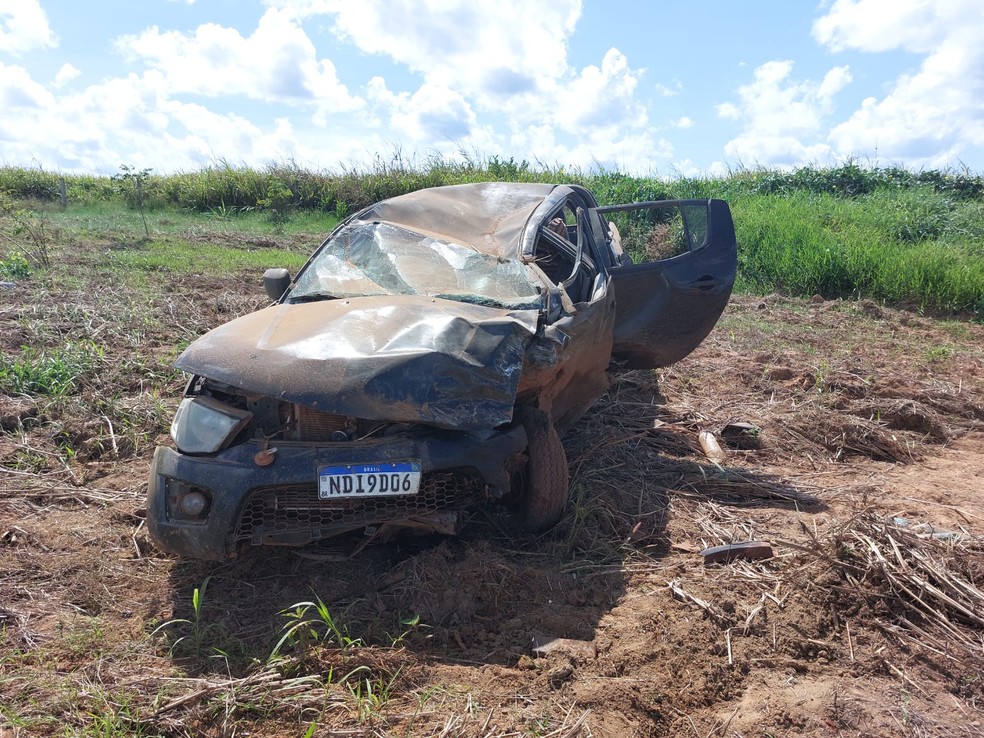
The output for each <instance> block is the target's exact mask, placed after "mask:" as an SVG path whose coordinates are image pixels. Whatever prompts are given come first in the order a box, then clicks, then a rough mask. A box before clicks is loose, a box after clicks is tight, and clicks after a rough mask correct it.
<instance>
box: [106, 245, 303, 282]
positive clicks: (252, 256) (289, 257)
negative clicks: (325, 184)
mask: <svg viewBox="0 0 984 738" xmlns="http://www.w3.org/2000/svg"><path fill="white" fill-rule="evenodd" d="M311 250H312V251H313V250H314V247H313V246H312V249H311ZM306 259H307V256H306V255H304V254H300V253H297V252H295V251H288V250H285V249H270V248H266V249H241V248H235V247H228V246H216V245H214V244H202V243H197V242H196V243H192V242H188V241H185V240H174V241H151V242H150V243H147V244H142V245H141V246H139V247H137V248H124V249H119V250H115V251H112V252H109V253H108V254H106V256H105V257H104V263H106V265H107V266H110V267H114V268H120V269H124V270H139V271H143V272H165V273H171V274H186V273H194V274H210V275H216V276H218V275H222V274H228V273H229V272H231V271H244V270H248V271H253V272H256V274H257V275H259V274H261V273H262V272H263V270H264V269H267V268H269V267H275V266H276V267H287V268H288V269H292V270H293V269H296V268H297V267H299V266H301V265H302V264H303V263H304V262H305V260H306Z"/></svg>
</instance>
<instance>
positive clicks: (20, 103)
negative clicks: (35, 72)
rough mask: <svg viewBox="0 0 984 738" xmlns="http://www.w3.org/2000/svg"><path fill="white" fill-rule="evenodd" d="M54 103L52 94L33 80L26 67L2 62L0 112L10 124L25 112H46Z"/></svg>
mask: <svg viewBox="0 0 984 738" xmlns="http://www.w3.org/2000/svg"><path fill="white" fill-rule="evenodd" d="M53 101H54V97H53V96H52V95H51V93H50V92H48V91H47V90H46V89H45V88H44V87H43V86H42V85H39V84H38V83H37V82H35V81H34V80H33V79H31V75H30V73H28V71H27V70H26V69H24V67H20V66H16V65H12V66H8V65H6V64H4V63H3V62H0V110H3V111H4V116H3V117H4V118H6V119H7V120H8V122H9V120H10V119H12V118H14V117H16V116H18V115H22V114H24V113H25V112H30V111H35V110H44V109H45V108H48V107H50V106H51V105H52V103H53Z"/></svg>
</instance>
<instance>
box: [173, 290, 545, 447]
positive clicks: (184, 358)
mask: <svg viewBox="0 0 984 738" xmlns="http://www.w3.org/2000/svg"><path fill="white" fill-rule="evenodd" d="M537 318H538V313H537V311H535V310H503V309H497V308H490V307H485V306H481V305H470V304H467V303H461V302H451V301H448V300H441V299H436V298H431V297H417V296H399V297H396V296H386V297H356V298H350V299H338V300H322V301H319V302H307V303H299V304H294V305H290V304H282V305H274V306H272V307H269V308H266V309H264V310H259V311H257V312H255V313H251V314H249V315H245V316H243V317H241V318H238V319H236V320H233V321H231V322H229V323H226V324H225V325H222V326H219V327H218V328H216V329H214V330H212V331H210V332H209V333H207V334H205V335H204V336H202V337H201V338H199V339H198V340H197V341H195V342H194V343H192V344H191V345H190V346H189V347H188V348H187V349H185V351H184V352H183V353H182V354H181V356H179V357H178V360H177V362H176V366H177V367H178V368H179V369H181V370H183V371H186V372H189V373H192V374H198V375H202V376H205V377H209V378H211V379H215V380H218V381H221V382H225V383H227V384H230V385H232V386H234V387H239V388H240V389H242V390H245V391H247V392H250V393H255V394H259V395H266V396H270V397H276V398H279V399H282V400H286V401H289V402H295V403H298V404H301V405H308V406H310V407H312V408H316V409H318V410H321V411H325V412H332V413H338V414H340V415H349V416H352V417H359V418H365V419H369V420H391V421H399V422H424V423H431V424H434V425H438V426H442V427H446V428H456V429H461V430H479V429H486V428H493V427H495V426H497V425H500V424H502V423H506V422H508V421H509V420H510V419H511V417H512V408H513V404H514V402H515V399H516V389H517V386H518V384H519V377H520V372H521V370H522V366H523V354H524V352H525V349H526V346H527V344H528V343H529V340H530V338H531V337H532V335H533V333H534V332H535V331H536V325H537Z"/></svg>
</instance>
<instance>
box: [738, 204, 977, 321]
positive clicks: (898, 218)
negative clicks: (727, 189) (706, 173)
mask: <svg viewBox="0 0 984 738" xmlns="http://www.w3.org/2000/svg"><path fill="white" fill-rule="evenodd" d="M917 195H918V193H915V192H912V191H908V192H902V193H894V192H890V191H880V192H876V193H874V194H872V195H867V196H865V197H863V198H857V199H845V198H838V197H834V196H831V195H814V194H811V193H807V192H796V193H793V194H791V195H788V196H784V197H763V196H745V197H743V198H739V199H738V200H736V201H735V202H734V203H733V210H734V216H735V223H736V229H737V233H738V242H739V245H740V246H739V279H738V288H739V290H741V291H750V292H768V291H770V290H772V289H779V290H781V291H784V292H787V293H789V294H794V295H813V294H820V295H823V296H824V297H827V298H836V297H868V298H874V299H877V300H881V301H884V302H887V303H892V304H897V305H904V306H909V307H915V308H919V309H923V310H931V311H938V312H949V313H976V314H977V316H978V317H979V318H984V259H982V258H981V253H980V250H981V246H980V242H979V240H977V238H976V236H974V235H973V233H972V232H970V231H969V230H968V229H967V228H966V225H965V224H966V222H967V221H968V220H969V215H968V213H966V212H964V211H965V210H968V211H972V212H978V213H979V212H980V208H979V205H978V204H977V203H970V204H961V203H954V202H947V201H944V200H943V199H942V198H941V197H940V196H939V195H935V194H934V193H932V192H923V193H922V196H921V197H919V196H917ZM973 222H974V224H975V225H976V221H973ZM954 224H957V225H954Z"/></svg>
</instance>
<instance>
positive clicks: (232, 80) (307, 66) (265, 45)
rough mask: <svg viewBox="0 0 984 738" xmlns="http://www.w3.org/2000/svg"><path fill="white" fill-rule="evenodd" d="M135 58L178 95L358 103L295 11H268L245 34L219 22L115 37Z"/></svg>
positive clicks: (347, 106) (335, 106) (338, 106)
mask: <svg viewBox="0 0 984 738" xmlns="http://www.w3.org/2000/svg"><path fill="white" fill-rule="evenodd" d="M117 46H118V48H119V49H120V50H121V51H123V52H124V53H125V54H126V55H127V56H128V58H129V59H130V60H139V61H142V62H143V63H144V64H146V65H147V66H148V67H149V68H151V69H154V70H157V71H158V72H160V74H162V75H163V76H164V78H165V79H166V82H167V85H168V87H169V89H170V91H171V92H173V93H177V94H180V93H192V94H197V95H205V96H211V97H216V96H221V95H243V96H246V97H249V98H252V99H256V100H264V101H275V102H280V103H284V104H289V105H308V106H320V107H322V108H323V107H325V106H326V105H328V104H330V105H331V110H332V111H335V112H339V111H351V110H355V109H357V108H359V107H360V106H361V101H360V100H358V99H357V98H354V97H352V96H351V95H349V93H348V90H347V89H346V88H345V86H344V85H342V84H341V82H339V80H338V76H337V74H336V71H335V66H334V64H332V62H331V61H330V60H328V59H321V60H319V59H318V58H317V50H316V49H315V47H314V44H313V43H312V42H311V39H310V38H308V36H307V34H306V33H305V32H304V30H303V29H302V28H301V27H300V26H299V25H297V22H296V20H295V19H294V18H292V17H291V16H290V15H288V14H286V13H283V12H281V11H278V10H276V9H271V10H268V11H267V12H266V13H265V14H264V15H263V16H262V17H261V18H260V21H259V24H258V26H257V28H256V30H255V31H254V32H253V33H252V34H251V35H250V36H248V37H243V36H242V35H241V34H240V33H239V32H238V31H237V30H235V29H233V28H227V27H224V26H220V25H218V24H215V23H207V24H205V25H202V26H199V27H198V29H196V30H195V32H194V33H193V34H186V33H181V32H179V31H161V30H160V29H158V28H157V27H156V26H154V27H152V28H149V29H147V30H145V31H143V32H142V33H140V34H137V35H135V36H124V37H122V38H120V39H118V40H117Z"/></svg>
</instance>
